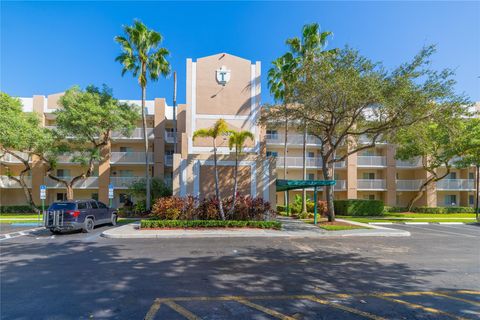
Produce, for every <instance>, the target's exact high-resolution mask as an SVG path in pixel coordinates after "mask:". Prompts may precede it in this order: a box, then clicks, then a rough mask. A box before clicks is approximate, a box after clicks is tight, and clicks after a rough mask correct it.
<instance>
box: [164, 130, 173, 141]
mask: <svg viewBox="0 0 480 320" xmlns="http://www.w3.org/2000/svg"><path fill="white" fill-rule="evenodd" d="M165 141H166V142H167V143H174V142H175V132H172V131H165Z"/></svg>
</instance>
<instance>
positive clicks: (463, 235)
mask: <svg viewBox="0 0 480 320" xmlns="http://www.w3.org/2000/svg"><path fill="white" fill-rule="evenodd" d="M408 226H409V227H410V228H414V229H422V230H427V231H430V232H431V233H432V234H435V233H437V232H440V233H445V234H454V235H456V236H462V237H467V238H477V237H475V236H472V235H468V234H462V233H457V232H451V231H445V230H439V229H429V228H424V227H419V226H417V225H415V226H413V225H408ZM442 227H443V226H442Z"/></svg>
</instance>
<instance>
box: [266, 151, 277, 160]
mask: <svg viewBox="0 0 480 320" xmlns="http://www.w3.org/2000/svg"><path fill="white" fill-rule="evenodd" d="M267 157H274V158H276V157H278V152H276V151H267Z"/></svg>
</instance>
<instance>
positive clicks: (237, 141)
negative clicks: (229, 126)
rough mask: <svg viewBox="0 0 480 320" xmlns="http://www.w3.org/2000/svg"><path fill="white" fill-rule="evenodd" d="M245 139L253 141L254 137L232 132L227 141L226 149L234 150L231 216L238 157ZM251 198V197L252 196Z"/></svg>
mask: <svg viewBox="0 0 480 320" xmlns="http://www.w3.org/2000/svg"><path fill="white" fill-rule="evenodd" d="M247 139H250V140H252V141H253V140H254V139H255V138H254V136H253V134H252V133H251V132H250V131H239V132H237V131H233V132H232V133H231V134H230V137H229V139H228V147H229V148H230V150H232V149H233V148H235V171H234V174H233V202H232V207H231V208H230V214H233V211H234V210H235V202H236V201H237V189H238V181H237V177H238V155H239V154H241V153H242V150H243V148H244V146H245V141H246V140H247ZM252 196H253V195H252Z"/></svg>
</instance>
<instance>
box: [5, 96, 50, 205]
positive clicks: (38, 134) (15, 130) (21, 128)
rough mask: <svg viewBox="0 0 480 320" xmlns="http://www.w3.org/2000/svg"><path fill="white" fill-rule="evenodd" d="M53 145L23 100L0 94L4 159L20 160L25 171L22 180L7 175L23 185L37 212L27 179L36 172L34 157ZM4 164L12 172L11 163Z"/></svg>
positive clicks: (28, 200) (27, 197)
mask: <svg viewBox="0 0 480 320" xmlns="http://www.w3.org/2000/svg"><path fill="white" fill-rule="evenodd" d="M51 144H52V137H51V135H49V132H48V131H47V130H46V129H44V128H42V126H41V125H40V119H39V118H38V117H37V115H36V114H34V113H26V112H23V110H22V104H21V102H20V100H19V99H17V98H13V97H11V96H9V95H8V94H6V93H4V92H2V93H0V159H1V158H2V157H4V156H6V155H11V156H12V157H14V158H15V159H17V160H18V161H20V163H21V164H22V166H23V169H22V170H21V171H20V175H19V177H18V178H17V177H15V176H13V175H11V174H8V175H7V176H8V178H9V179H11V180H13V181H16V182H17V183H19V184H20V186H21V187H22V190H23V193H24V196H25V200H26V202H27V203H28V204H29V205H30V206H31V207H32V209H33V210H35V211H36V210H37V209H36V207H35V203H34V201H33V197H32V192H31V189H30V188H29V187H28V186H27V183H26V181H25V178H26V177H27V176H28V175H29V174H30V173H31V171H32V166H31V161H32V158H33V157H36V156H37V155H41V154H43V153H44V152H45V151H46V149H47V148H48V147H49V146H50V145H51ZM2 165H3V166H5V167H7V168H8V169H10V168H9V166H8V165H7V164H5V163H4V164H2ZM7 172H10V171H9V170H8V171H7Z"/></svg>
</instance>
